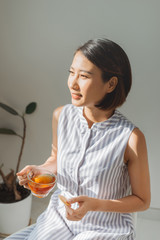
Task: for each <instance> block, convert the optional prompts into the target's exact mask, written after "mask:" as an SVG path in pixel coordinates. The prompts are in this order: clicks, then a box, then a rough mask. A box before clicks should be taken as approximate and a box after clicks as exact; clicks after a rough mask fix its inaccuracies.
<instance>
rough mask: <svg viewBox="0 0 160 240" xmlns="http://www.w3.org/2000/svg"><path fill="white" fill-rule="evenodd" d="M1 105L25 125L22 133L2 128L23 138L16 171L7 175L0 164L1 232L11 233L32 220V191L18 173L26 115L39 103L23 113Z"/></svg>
mask: <svg viewBox="0 0 160 240" xmlns="http://www.w3.org/2000/svg"><path fill="white" fill-rule="evenodd" d="M0 107H1V108H2V109H3V110H5V111H7V112H8V113H10V114H12V115H14V116H16V117H20V118H21V119H22V125H23V130H22V133H21V134H19V133H17V132H15V131H14V130H12V129H9V128H0V134H6V135H12V136H16V137H19V138H20V139H21V146H20V152H19V156H18V159H17V163H16V168H15V171H14V170H13V169H11V170H10V172H9V173H8V174H7V175H5V174H4V172H3V170H2V168H3V163H2V164H1V165H0V175H1V178H2V183H0V213H1V214H0V234H1V235H9V234H11V233H13V232H15V231H18V230H19V229H21V228H23V227H26V226H27V225H28V224H29V221H30V212H31V193H30V191H29V190H28V189H26V188H23V187H22V186H20V185H19V184H18V181H17V177H16V173H17V172H18V171H19V167H20V163H21V159H22V154H23V149H24V144H25V138H26V119H25V117H26V115H28V114H32V113H33V112H34V111H35V110H36V107H37V104H36V103H35V102H31V103H30V104H28V105H27V106H26V108H25V112H24V113H23V114H19V113H18V112H17V111H16V110H15V109H13V108H12V107H10V106H8V105H6V104H4V103H0ZM24 211H25V212H24ZM15 214H16V216H15Z"/></svg>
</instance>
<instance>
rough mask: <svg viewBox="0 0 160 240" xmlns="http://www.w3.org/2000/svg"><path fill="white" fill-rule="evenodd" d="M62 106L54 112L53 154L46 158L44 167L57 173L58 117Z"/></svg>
mask: <svg viewBox="0 0 160 240" xmlns="http://www.w3.org/2000/svg"><path fill="white" fill-rule="evenodd" d="M62 108H63V106H62V107H58V108H56V109H55V111H54V112H53V118H52V151H51V156H50V157H49V158H48V159H47V160H46V162H45V163H44V164H42V165H41V166H42V167H45V168H47V169H50V170H52V171H53V172H54V173H55V174H57V128H58V119H59V116H60V113H61V111H62Z"/></svg>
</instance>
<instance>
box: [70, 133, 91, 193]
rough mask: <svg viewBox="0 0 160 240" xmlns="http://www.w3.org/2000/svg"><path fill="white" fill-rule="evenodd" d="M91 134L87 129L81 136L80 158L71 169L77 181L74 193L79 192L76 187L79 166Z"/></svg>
mask: <svg viewBox="0 0 160 240" xmlns="http://www.w3.org/2000/svg"><path fill="white" fill-rule="evenodd" d="M90 135H91V129H87V130H86V131H85V133H84V135H83V137H82V141H83V143H82V144H83V145H82V148H81V152H80V158H79V161H78V163H77V166H76V168H75V169H74V171H73V175H74V179H75V180H76V182H77V189H76V193H77V194H78V192H79V187H78V182H79V167H80V166H81V165H82V163H83V161H84V156H85V152H86V148H87V146H88V141H89V138H90Z"/></svg>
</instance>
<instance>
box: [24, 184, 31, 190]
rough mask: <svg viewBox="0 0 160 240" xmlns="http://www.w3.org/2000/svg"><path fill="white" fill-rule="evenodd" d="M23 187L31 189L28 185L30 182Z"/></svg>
mask: <svg viewBox="0 0 160 240" xmlns="http://www.w3.org/2000/svg"><path fill="white" fill-rule="evenodd" d="M23 187H24V188H27V189H29V190H31V189H30V188H29V187H28V184H25V185H24V186H23Z"/></svg>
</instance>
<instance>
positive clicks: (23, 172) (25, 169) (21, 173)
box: [16, 166, 33, 176]
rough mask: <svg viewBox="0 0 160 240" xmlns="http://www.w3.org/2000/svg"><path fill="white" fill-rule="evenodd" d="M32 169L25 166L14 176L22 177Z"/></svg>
mask: <svg viewBox="0 0 160 240" xmlns="http://www.w3.org/2000/svg"><path fill="white" fill-rule="evenodd" d="M32 168H33V166H26V167H25V168H23V169H22V170H21V171H20V172H18V173H16V175H17V176H23V175H24V174H27V173H28V171H30V170H31V169H32Z"/></svg>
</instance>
